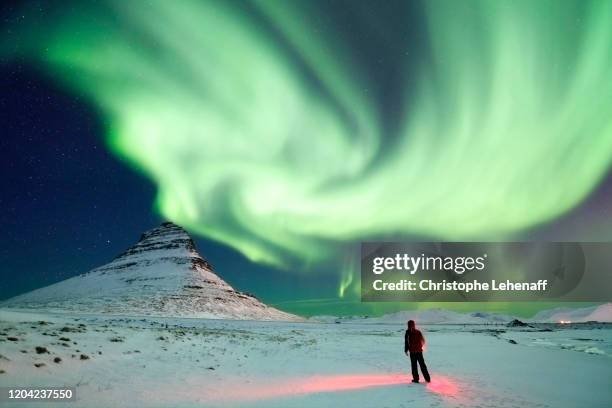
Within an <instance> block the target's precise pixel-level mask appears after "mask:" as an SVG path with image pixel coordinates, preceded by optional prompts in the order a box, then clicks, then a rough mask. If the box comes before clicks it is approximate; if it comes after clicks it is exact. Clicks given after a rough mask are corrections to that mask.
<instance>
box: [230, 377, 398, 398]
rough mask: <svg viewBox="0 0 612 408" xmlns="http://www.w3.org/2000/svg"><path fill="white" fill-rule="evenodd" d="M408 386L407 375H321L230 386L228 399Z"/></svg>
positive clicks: (277, 396)
mask: <svg viewBox="0 0 612 408" xmlns="http://www.w3.org/2000/svg"><path fill="white" fill-rule="evenodd" d="M408 383H410V378H409V376H408V375H407V374H353V375H350V374H349V375H321V376H312V377H305V378H293V379H283V380H278V381H275V382H272V381H270V382H266V383H265V384H261V383H260V384H253V383H251V384H243V385H241V386H239V385H236V386H234V387H231V388H232V395H231V397H232V398H236V399H241V400H259V399H270V398H282V397H290V396H298V395H305V394H317V393H323V392H340V391H349V390H359V389H364V388H370V387H382V386H391V385H398V384H408Z"/></svg>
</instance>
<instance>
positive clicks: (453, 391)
mask: <svg viewBox="0 0 612 408" xmlns="http://www.w3.org/2000/svg"><path fill="white" fill-rule="evenodd" d="M427 390H429V391H431V392H433V393H436V394H439V395H442V396H445V397H454V396H457V394H458V393H459V387H457V384H455V383H454V382H453V381H451V380H450V379H448V378H446V377H440V376H434V377H433V378H432V379H431V382H430V383H429V384H427Z"/></svg>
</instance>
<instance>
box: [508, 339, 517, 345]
mask: <svg viewBox="0 0 612 408" xmlns="http://www.w3.org/2000/svg"><path fill="white" fill-rule="evenodd" d="M508 343H510V344H517V343H516V341H515V340H512V339H510V340H508Z"/></svg>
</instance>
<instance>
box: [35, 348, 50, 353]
mask: <svg viewBox="0 0 612 408" xmlns="http://www.w3.org/2000/svg"><path fill="white" fill-rule="evenodd" d="M43 353H47V354H49V350H47V348H46V347H42V346H36V354H43Z"/></svg>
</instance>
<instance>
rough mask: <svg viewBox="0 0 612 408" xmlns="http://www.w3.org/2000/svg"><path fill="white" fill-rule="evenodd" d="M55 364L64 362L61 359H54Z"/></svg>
mask: <svg viewBox="0 0 612 408" xmlns="http://www.w3.org/2000/svg"><path fill="white" fill-rule="evenodd" d="M53 362H54V363H56V364H59V363H61V362H62V359H61V358H59V357H55V358H54V359H53Z"/></svg>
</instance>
